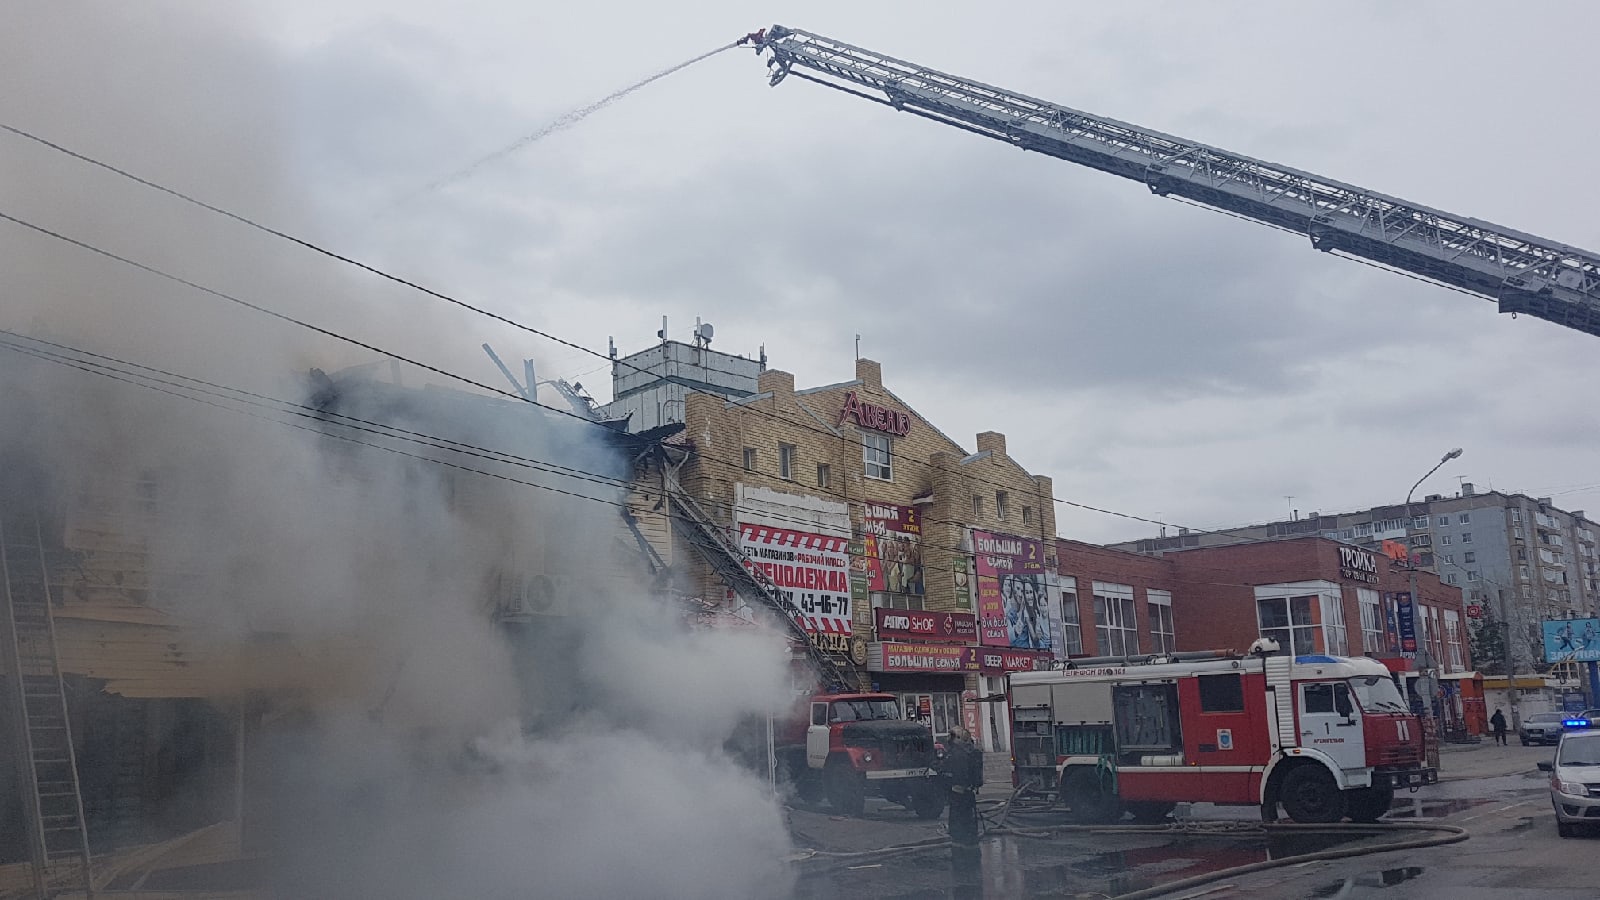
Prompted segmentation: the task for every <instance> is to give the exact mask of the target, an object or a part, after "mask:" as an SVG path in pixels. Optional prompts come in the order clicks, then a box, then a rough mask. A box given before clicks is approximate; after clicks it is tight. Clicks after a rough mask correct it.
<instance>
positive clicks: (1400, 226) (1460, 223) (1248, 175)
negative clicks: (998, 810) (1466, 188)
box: [740, 25, 1600, 335]
mask: <svg viewBox="0 0 1600 900" xmlns="http://www.w3.org/2000/svg"><path fill="white" fill-rule="evenodd" d="M740 43H742V44H748V45H751V46H753V47H754V48H755V50H756V52H757V53H760V54H765V56H766V60H767V67H768V69H769V71H770V72H771V75H770V79H769V80H770V82H771V84H773V85H777V84H778V83H779V82H781V81H783V80H784V79H785V78H787V77H789V76H791V75H793V76H794V77H796V78H799V79H803V80H806V81H811V82H814V83H817V84H821V85H824V86H827V87H831V88H834V89H836V90H839V91H843V92H845V93H848V94H853V95H855V96H858V97H862V98H865V99H867V100H871V101H873V102H876V103H882V104H884V105H886V106H889V107H891V108H893V109H897V110H900V111H902V112H908V113H911V114H913V115H917V116H922V117H923V118H927V119H932V120H933V121H935V122H943V123H944V124H946V125H951V126H954V127H956V128H960V129H962V130H964V131H970V132H973V133H974V134H979V135H983V136H984V137H988V138H993V139H995V140H998V141H1004V142H1006V143H1008V144H1011V145H1013V146H1015V147H1017V148H1019V149H1022V150H1031V151H1034V152H1037V153H1043V154H1045V155H1047V156H1053V157H1056V158H1057V159H1064V160H1067V161H1068V162H1074V163H1078V164H1079V165H1084V166H1088V167H1089V168H1092V169H1098V170H1099V171H1102V172H1108V173H1110V174H1112V175H1119V176H1121V177H1123V178H1127V179H1130V180H1133V181H1138V182H1142V183H1143V184H1145V185H1146V186H1147V187H1148V188H1149V189H1150V191H1151V192H1152V193H1155V194H1158V195H1161V196H1170V197H1175V198H1182V199H1184V200H1188V201H1190V202H1192V203H1196V204H1199V205H1201V206H1205V207H1208V208H1211V209H1214V210H1217V211H1220V212H1224V213H1228V214H1230V215H1236V216H1240V217H1242V218H1246V219H1251V220H1253V221H1256V222H1259V223H1262V224H1265V225H1271V226H1274V227H1277V228H1280V229H1284V230H1287V231H1292V232H1295V233H1299V234H1304V235H1306V236H1307V237H1308V238H1309V239H1310V241H1311V246H1312V247H1314V248H1316V249H1318V250H1323V251H1326V252H1330V253H1336V254H1341V255H1346V256H1350V257H1354V258H1357V259H1360V260H1363V261H1366V262H1369V263H1371V264H1374V265H1377V266H1379V267H1383V268H1389V269H1393V270H1395V271H1398V272H1401V273H1403V274H1406V275H1410V276H1413V277H1416V278H1420V279H1422V280H1425V281H1431V282H1434V283H1437V284H1441V285H1446V286H1448V287H1451V288H1455V289H1458V290H1461V291H1464V292H1467V293H1470V294H1475V295H1478V296H1482V297H1486V298H1488V299H1490V300H1493V301H1495V302H1496V303H1498V304H1499V309H1500V311H1501V312H1503V313H1526V314H1528V315H1530V316H1535V317H1537V318H1541V319H1545V320H1547V321H1550V322H1554V323H1556V324H1558V325H1564V326H1566V327H1568V328H1572V329H1575V330H1577V331H1581V332H1584V333H1586V334H1593V335H1600V255H1596V254H1594V253H1591V252H1589V251H1587V250H1581V249H1579V248H1577V247H1571V246H1568V245H1566V244H1560V243H1556V242H1555V241H1550V240H1547V239H1545V238H1541V237H1536V236H1534V235H1531V234H1526V233H1524V232H1520V231H1515V230H1513V229H1510V228H1504V227H1501V226H1499V225H1495V224H1493V223H1490V222H1484V221H1482V220H1479V219H1469V218H1466V217H1463V216H1457V215H1452V214H1450V213H1447V212H1443V211H1441V210H1437V209H1432V208H1429V207H1426V206H1423V205H1421V204H1419V203H1413V202H1411V201H1409V200H1402V199H1399V198H1397V197H1391V196H1388V195H1385V194H1380V193H1377V192H1375V191H1370V190H1367V189H1366V188H1361V187H1356V186H1355V185H1350V184H1345V183H1343V182H1339V181H1334V180H1332V179H1329V178H1323V177H1322V176H1320V175H1313V174H1311V173H1309V172H1302V171H1300V170H1298V169H1291V168H1288V167H1287V166H1280V165H1276V164H1274V163H1269V162H1264V161H1262V160H1259V159H1253V158H1251V157H1248V156H1243V155H1241V154H1238V153H1233V152H1230V151H1227V150H1220V149H1218V148H1216V147H1209V146H1206V145H1205V144H1200V143H1197V142H1195V141H1190V140H1186V139H1184V138H1180V137H1174V136H1172V135H1169V134H1162V133H1161V132H1158V131H1152V130H1150V129H1148V128H1141V127H1139V126H1137V125H1130V124H1128V123H1126V122H1118V121H1116V120H1114V119H1107V118H1103V117H1101V116H1095V115H1091V114H1089V113H1085V112H1081V111H1079V110H1075V109H1070V108H1068V107H1065V106H1060V105H1058V104H1055V103H1051V102H1049V101H1047V100H1040V99H1038V98H1035V97H1029V96H1027V95H1025V94H1019V93H1016V92H1015V91H1008V90H1005V89H1003V88H998V87H994V86H992V85H987V84H983V83H981V82H977V81H973V80H971V79H967V78H962V77H959V76H956V75H950V74H946V73H944V72H938V71H935V70H933V69H928V68H924V67H923V66H919V65H916V64H915V63H910V62H906V61H904V60H899V59H895V58H893V57H889V56H884V55H883V54H881V53H876V52H874V51H871V50H866V49H863V48H861V47H854V46H851V45H850V44H846V43H843V42H840V41H836V40H834V39H832V38H827V37H823V36H821V35H818V34H813V33H811V32H808V31H800V30H798V29H793V28H785V27H783V26H781V25H774V26H772V27H771V28H768V29H763V30H761V31H757V32H752V33H751V34H748V35H746V36H745V37H744V38H742V39H741V40H740Z"/></svg>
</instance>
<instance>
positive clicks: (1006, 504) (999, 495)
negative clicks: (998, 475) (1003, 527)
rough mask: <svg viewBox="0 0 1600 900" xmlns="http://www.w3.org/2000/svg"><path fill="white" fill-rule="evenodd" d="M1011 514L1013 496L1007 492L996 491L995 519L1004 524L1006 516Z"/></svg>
mask: <svg viewBox="0 0 1600 900" xmlns="http://www.w3.org/2000/svg"><path fill="white" fill-rule="evenodd" d="M1010 512H1011V495H1010V494H1008V493H1006V492H1005V491H995V492H994V514H995V518H997V519H999V520H1000V521H1002V522H1004V521H1005V519H1006V516H1007V515H1009V514H1010Z"/></svg>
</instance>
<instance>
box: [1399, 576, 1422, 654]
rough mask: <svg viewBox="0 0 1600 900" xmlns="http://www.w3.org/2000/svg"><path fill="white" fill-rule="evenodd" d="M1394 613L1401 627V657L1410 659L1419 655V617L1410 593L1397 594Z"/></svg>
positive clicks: (1401, 592)
mask: <svg viewBox="0 0 1600 900" xmlns="http://www.w3.org/2000/svg"><path fill="white" fill-rule="evenodd" d="M1394 611H1395V621H1396V622H1398V623H1399V626H1400V655H1401V656H1403V657H1405V658H1406V659H1410V658H1412V657H1413V656H1416V655H1417V617H1416V610H1415V609H1414V608H1413V605H1412V603H1411V592H1410V591H1396V592H1395V595H1394Z"/></svg>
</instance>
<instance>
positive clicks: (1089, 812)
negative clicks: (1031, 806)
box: [1061, 766, 1122, 825]
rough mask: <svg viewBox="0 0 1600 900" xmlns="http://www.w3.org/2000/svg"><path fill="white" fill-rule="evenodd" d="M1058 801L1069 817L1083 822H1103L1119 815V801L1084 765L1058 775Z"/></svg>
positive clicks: (1110, 820) (1120, 811)
mask: <svg viewBox="0 0 1600 900" xmlns="http://www.w3.org/2000/svg"><path fill="white" fill-rule="evenodd" d="M1061 800H1062V802H1063V803H1066V804H1067V806H1068V807H1069V808H1070V810H1071V813H1070V815H1071V819H1072V821H1074V822H1078V823H1081V824H1085V825H1103V824H1105V823H1107V822H1115V821H1117V820H1118V819H1121V818H1122V802H1121V801H1120V800H1118V799H1117V795H1116V794H1113V793H1111V792H1110V791H1108V790H1106V788H1105V785H1104V784H1103V783H1102V781H1101V778H1100V775H1099V773H1097V772H1095V771H1093V770H1092V769H1089V768H1087V767H1084V766H1079V767H1076V770H1075V771H1068V772H1067V773H1066V774H1065V775H1063V776H1062V777H1061Z"/></svg>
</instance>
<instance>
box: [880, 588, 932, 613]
mask: <svg viewBox="0 0 1600 900" xmlns="http://www.w3.org/2000/svg"><path fill="white" fill-rule="evenodd" d="M879 607H882V608H883V609H915V610H921V609H922V595H920V594H888V593H884V592H881V591H873V592H872V608H873V609H877V608H879Z"/></svg>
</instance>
